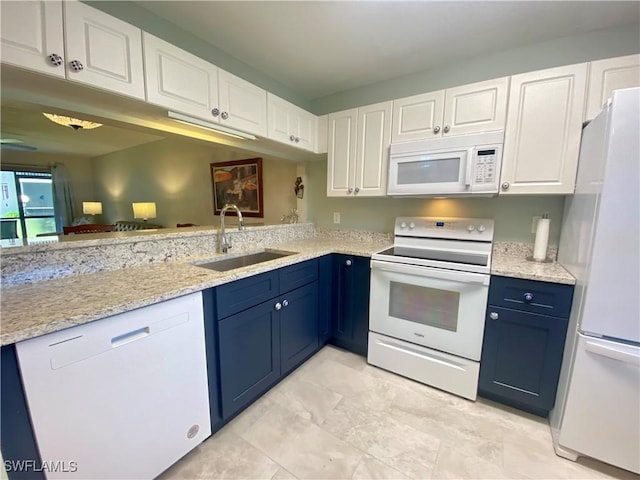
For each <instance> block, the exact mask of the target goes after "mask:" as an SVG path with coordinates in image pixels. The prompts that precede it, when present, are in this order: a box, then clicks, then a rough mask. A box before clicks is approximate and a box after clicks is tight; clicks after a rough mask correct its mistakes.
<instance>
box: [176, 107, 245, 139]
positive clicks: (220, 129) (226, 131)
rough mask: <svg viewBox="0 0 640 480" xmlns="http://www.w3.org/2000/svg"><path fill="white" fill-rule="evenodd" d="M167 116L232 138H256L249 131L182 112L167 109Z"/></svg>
mask: <svg viewBox="0 0 640 480" xmlns="http://www.w3.org/2000/svg"><path fill="white" fill-rule="evenodd" d="M167 117H169V118H170V119H172V120H175V121H177V122H180V123H184V124H186V125H190V126H192V127H199V128H204V129H205V130H211V131H212V132H215V133H222V134H223V135H228V136H230V137H234V138H242V139H245V140H255V139H256V137H255V136H254V135H251V134H250V133H245V132H241V131H240V130H235V129H233V128H229V127H225V126H224V125H218V124H216V123H211V122H207V121H205V120H200V119H199V118H195V117H190V116H188V115H183V114H182V113H177V112H171V111H169V112H167Z"/></svg>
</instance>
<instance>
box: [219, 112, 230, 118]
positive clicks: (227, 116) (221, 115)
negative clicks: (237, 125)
mask: <svg viewBox="0 0 640 480" xmlns="http://www.w3.org/2000/svg"><path fill="white" fill-rule="evenodd" d="M220 118H222V119H223V120H226V119H227V118H229V114H228V113H227V112H222V113H221V114H220Z"/></svg>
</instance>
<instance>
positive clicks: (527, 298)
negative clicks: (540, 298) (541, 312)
mask: <svg viewBox="0 0 640 480" xmlns="http://www.w3.org/2000/svg"><path fill="white" fill-rule="evenodd" d="M531 300H533V293H529V292H527V293H525V294H524V301H525V302H530V301H531Z"/></svg>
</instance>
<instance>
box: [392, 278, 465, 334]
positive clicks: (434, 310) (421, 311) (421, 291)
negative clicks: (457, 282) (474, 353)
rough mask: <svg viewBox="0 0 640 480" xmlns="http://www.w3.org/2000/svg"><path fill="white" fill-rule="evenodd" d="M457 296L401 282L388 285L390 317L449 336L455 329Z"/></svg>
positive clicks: (456, 327)
mask: <svg viewBox="0 0 640 480" xmlns="http://www.w3.org/2000/svg"><path fill="white" fill-rule="evenodd" d="M459 304H460V292H451V291H448V290H439V289H437V288H428V287H421V286H418V285H410V284H406V283H400V282H390V285H389V316H391V317H395V318H401V319H403V320H407V321H409V322H414V323H419V324H422V325H427V326H430V327H435V328H441V329H443V330H448V331H450V332H456V331H457V329H458V307H459Z"/></svg>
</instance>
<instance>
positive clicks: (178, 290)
mask: <svg viewBox="0 0 640 480" xmlns="http://www.w3.org/2000/svg"><path fill="white" fill-rule="evenodd" d="M392 243H393V242H392V241H391V240H389V239H388V238H384V237H371V238H357V237H356V238H353V237H349V236H346V237H344V238H341V237H335V236H333V237H331V236H326V237H325V236H321V235H318V236H316V237H313V238H310V239H304V240H294V241H289V242H285V243H277V244H274V245H273V246H272V247H270V248H272V249H275V250H282V251H290V252H296V253H295V254H293V255H289V256H285V257H282V258H278V259H276V260H272V261H269V262H265V263H260V264H256V265H252V266H248V267H243V268H238V269H234V270H231V271H229V272H217V271H215V270H209V269H206V268H202V267H198V266H195V265H194V263H204V262H206V261H208V260H209V261H210V260H215V259H220V255H217V256H209V257H199V258H190V259H188V260H187V261H174V262H167V263H156V264H151V265H144V266H137V267H131V268H122V269H117V270H109V271H102V272H97V273H90V274H81V275H73V276H69V277H65V278H59V279H55V280H49V281H43V282H37V283H32V284H26V285H16V286H7V287H3V288H2V304H1V305H2V323H1V332H0V344H2V345H8V344H11V343H15V342H18V341H21V340H26V339H29V338H33V337H37V336H40V335H44V334H47V333H51V332H55V331H58V330H62V329H65V328H69V327H73V326H76V325H81V324H84V323H87V322H91V321H94V320H98V319H101V318H106V317H108V316H111V315H116V314H118V313H122V312H125V311H129V310H133V309H136V308H140V307H144V306H147V305H151V304H154V303H158V302H162V301H165V300H169V299H172V298H176V297H179V296H181V295H186V294H189V293H193V292H198V291H201V290H204V289H206V288H210V287H215V286H217V285H221V284H224V283H228V282H231V281H234V280H238V279H241V278H245V277H248V276H251V275H255V274H259V273H263V272H266V271H269V270H274V269H277V268H281V267H284V266H287V265H292V264H294V263H298V262H302V261H305V260H309V259H312V258H317V257H320V256H323V255H327V254H331V253H342V254H348V255H360V256H366V257H370V256H371V254H373V253H375V252H377V251H380V250H383V249H385V248H388V247H390V246H392ZM514 245H515V244H499V243H497V242H496V245H495V247H494V251H493V261H492V268H491V274H492V275H503V276H508V277H514V278H524V279H529V280H540V281H546V282H554V283H564V284H574V283H575V280H574V278H573V277H572V276H571V275H569V273H567V272H566V270H564V269H563V268H562V266H560V265H559V264H557V263H543V264H539V263H533V262H529V261H527V260H526V259H525V258H526V250H522V248H520V247H517V248H516V247H514ZM263 250H264V248H257V249H250V250H244V251H238V252H234V253H231V254H228V255H227V256H228V257H229V258H230V257H233V256H237V255H241V254H247V253H256V252H260V251H263Z"/></svg>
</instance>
